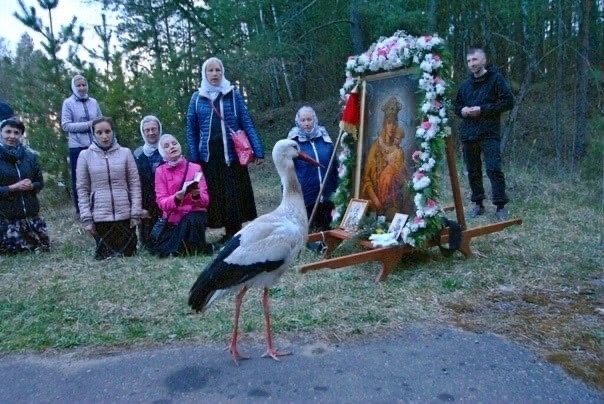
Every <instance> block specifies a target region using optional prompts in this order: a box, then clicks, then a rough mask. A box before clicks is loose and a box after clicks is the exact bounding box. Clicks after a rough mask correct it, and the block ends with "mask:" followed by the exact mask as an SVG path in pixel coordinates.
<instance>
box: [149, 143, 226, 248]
mask: <svg viewBox="0 0 604 404" xmlns="http://www.w3.org/2000/svg"><path fill="white" fill-rule="evenodd" d="M159 153H160V154H161V156H162V158H163V159H164V161H165V162H166V163H165V164H162V165H161V166H159V167H158V168H157V170H156V171H155V195H156V201H157V205H158V206H159V208H160V209H161V210H162V212H163V217H164V218H165V219H166V222H167V224H166V225H165V228H164V229H163V231H162V233H161V234H160V235H159V237H158V239H157V243H156V245H155V246H154V248H153V252H155V253H156V254H157V255H159V256H160V257H168V256H171V255H172V256H177V255H194V254H212V253H213V250H214V249H213V246H212V244H208V243H206V222H207V213H206V211H207V207H208V203H209V196H208V186H207V183H206V179H205V176H204V175H203V171H202V169H201V166H199V164H195V163H191V162H189V161H187V160H186V159H185V158H184V157H183V155H182V148H181V146H180V143H179V142H178V140H177V139H176V138H175V137H174V136H172V135H169V134H165V135H162V137H160V138H159Z"/></svg>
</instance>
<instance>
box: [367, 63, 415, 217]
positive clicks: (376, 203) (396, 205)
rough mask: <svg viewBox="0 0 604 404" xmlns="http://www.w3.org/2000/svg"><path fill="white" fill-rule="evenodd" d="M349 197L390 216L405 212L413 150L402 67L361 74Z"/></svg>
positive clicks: (411, 108) (410, 84)
mask: <svg viewBox="0 0 604 404" xmlns="http://www.w3.org/2000/svg"><path fill="white" fill-rule="evenodd" d="M363 83H364V85H363V94H362V104H363V107H362V114H363V115H362V119H361V121H362V122H361V129H362V130H361V134H360V138H361V139H360V141H359V145H360V146H359V147H360V148H361V150H360V152H359V153H358V156H359V157H358V159H359V161H358V164H357V167H358V172H357V176H356V184H357V185H356V188H355V191H356V192H355V196H358V197H359V198H363V199H367V200H369V202H370V206H369V210H370V211H373V212H375V213H376V214H377V215H384V216H386V219H387V220H392V218H393V217H394V214H395V213H397V212H405V213H406V214H411V213H412V210H413V201H412V200H411V198H410V196H409V191H408V190H407V183H408V182H409V181H410V179H411V173H412V172H413V168H412V164H411V154H412V153H413V151H414V150H415V142H414V138H415V136H414V130H415V125H414V122H415V99H414V92H415V86H416V85H417V84H416V79H415V78H414V76H413V75H411V74H410V73H409V72H407V71H401V72H396V73H390V74H384V73H382V74H378V75H374V76H369V77H366V78H365V81H364V82H363Z"/></svg>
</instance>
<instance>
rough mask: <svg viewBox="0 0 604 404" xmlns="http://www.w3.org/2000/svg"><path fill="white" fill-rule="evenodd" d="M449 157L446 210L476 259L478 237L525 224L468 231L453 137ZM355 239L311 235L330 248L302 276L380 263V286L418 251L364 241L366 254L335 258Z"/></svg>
mask: <svg viewBox="0 0 604 404" xmlns="http://www.w3.org/2000/svg"><path fill="white" fill-rule="evenodd" d="M446 153H447V166H448V171H449V179H450V180H451V190H452V191H453V201H454V203H455V205H454V206H448V207H445V208H444V209H445V211H455V215H456V217H457V223H459V225H460V226H461V229H462V234H461V237H462V241H461V246H460V247H459V251H460V252H461V253H462V254H463V255H464V257H466V258H470V257H472V256H473V254H472V250H471V249H470V242H471V241H472V239H473V238H474V237H478V236H482V235H485V234H490V233H495V232H498V231H501V230H503V229H505V228H507V227H510V226H513V225H520V224H522V219H520V218H515V219H509V220H505V221H503V222H497V223H491V224H487V225H484V226H478V227H474V228H470V229H468V228H467V227H466V219H465V215H464V210H463V201H462V197H461V189H460V187H459V178H458V177H457V168H456V164H455V149H454V146H453V141H452V140H451V138H450V137H447V139H446ZM350 238H352V236H351V234H350V233H348V232H346V231H344V230H342V229H338V230H328V231H325V232H320V233H312V234H309V235H308V241H309V242H313V241H323V242H324V243H325V244H326V245H327V248H326V249H325V252H324V254H325V255H324V257H323V259H322V260H319V261H317V262H311V263H309V264H305V265H302V266H301V267H300V272H301V273H307V272H309V271H316V270H320V269H328V268H331V269H337V268H343V267H347V266H351V265H356V264H360V263H363V262H368V261H379V262H380V263H381V267H380V271H379V273H378V275H377V276H376V278H375V281H376V282H379V281H383V280H384V279H386V278H387V277H388V275H389V274H390V272H392V270H393V269H394V267H395V266H396V265H397V264H398V263H399V262H401V260H402V258H403V256H405V254H409V253H411V252H412V251H414V250H415V248H414V247H411V246H410V245H408V244H402V245H398V246H392V247H380V248H374V247H373V245H372V244H371V242H370V241H365V240H363V241H360V242H359V244H360V246H361V247H363V248H364V250H363V251H361V252H358V253H354V254H349V255H345V256H342V257H335V258H331V253H332V252H333V251H334V250H335V249H336V248H337V247H338V246H339V245H340V244H341V243H342V242H343V241H344V240H349V239H350ZM448 242H449V229H448V228H445V229H443V231H442V232H441V234H440V243H441V244H446V243H448ZM436 245H437V243H436V242H435V241H434V240H432V241H429V242H428V243H427V245H426V247H434V246H436Z"/></svg>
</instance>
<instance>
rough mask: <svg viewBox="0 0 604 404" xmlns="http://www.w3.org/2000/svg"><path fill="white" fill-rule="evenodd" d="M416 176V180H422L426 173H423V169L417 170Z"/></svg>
mask: <svg viewBox="0 0 604 404" xmlns="http://www.w3.org/2000/svg"><path fill="white" fill-rule="evenodd" d="M414 176H415V179H416V180H421V179H422V178H424V177H425V175H424V173H422V172H421V171H418V172H416V173H415V174H414Z"/></svg>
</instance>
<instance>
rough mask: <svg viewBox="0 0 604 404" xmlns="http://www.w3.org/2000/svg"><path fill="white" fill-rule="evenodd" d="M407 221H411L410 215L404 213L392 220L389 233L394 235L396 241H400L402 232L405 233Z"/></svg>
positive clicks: (398, 214)
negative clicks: (404, 228)
mask: <svg viewBox="0 0 604 404" xmlns="http://www.w3.org/2000/svg"><path fill="white" fill-rule="evenodd" d="M407 219H409V215H406V214H404V213H395V214H394V217H393V218H392V223H390V227H388V233H393V237H394V239H395V240H398V238H399V237H400V235H401V231H403V226H404V225H405V223H406V222H407Z"/></svg>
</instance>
